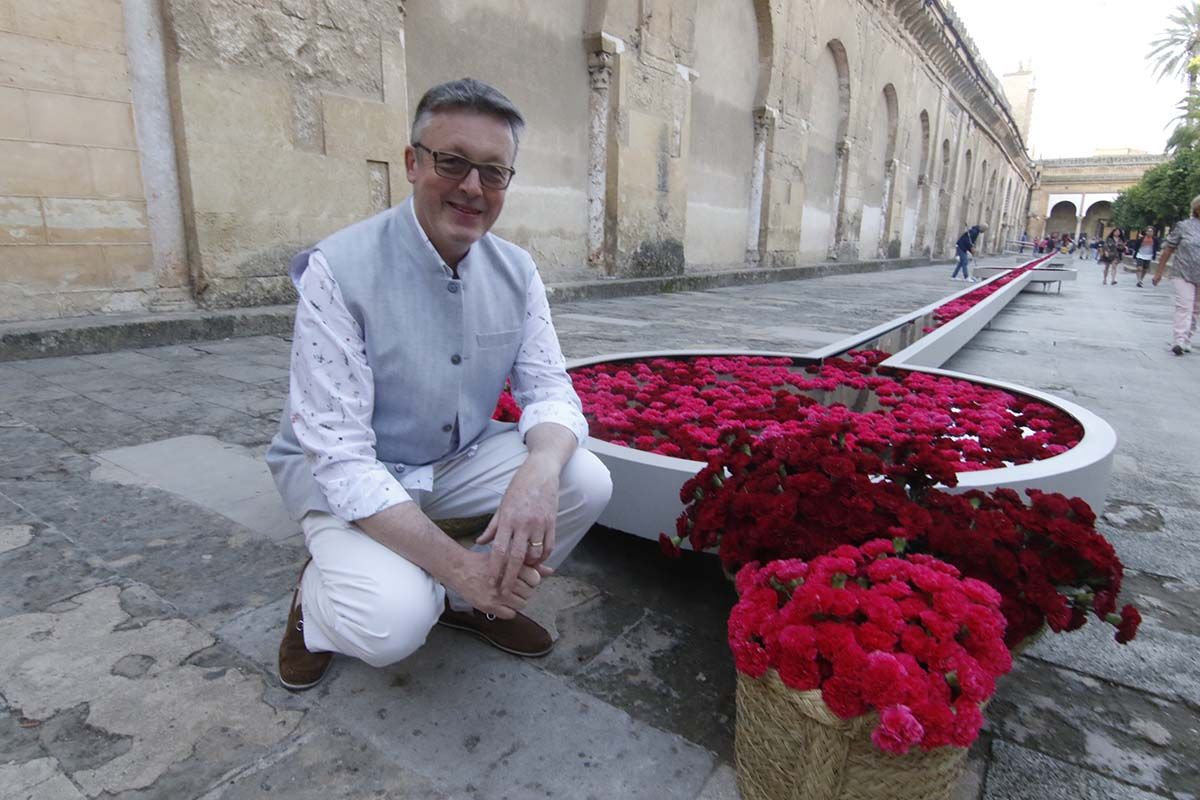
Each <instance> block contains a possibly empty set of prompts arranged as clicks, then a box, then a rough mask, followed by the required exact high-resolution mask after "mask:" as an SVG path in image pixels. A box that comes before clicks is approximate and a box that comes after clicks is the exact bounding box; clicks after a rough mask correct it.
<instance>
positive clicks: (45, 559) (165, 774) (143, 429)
mask: <svg viewBox="0 0 1200 800" xmlns="http://www.w3.org/2000/svg"><path fill="white" fill-rule="evenodd" d="M1079 266H1080V268H1081V270H1083V274H1082V275H1081V279H1080V281H1079V282H1077V283H1074V284H1066V285H1065V286H1064V289H1063V293H1062V295H1053V294H1049V295H1041V294H1031V293H1026V294H1023V295H1021V296H1020V297H1019V298H1018V299H1017V300H1015V301H1014V302H1013V303H1012V304H1011V305H1010V306H1009V308H1008V310H1006V311H1005V312H1004V313H1003V314H1002V315H1001V316H999V317H998V318H997V319H996V320H994V321H993V323H992V325H991V326H990V327H989V329H987V330H985V331H984V332H983V333H982V334H980V335H979V336H978V337H977V338H976V339H975V340H974V342H973V343H972V345H971V346H969V347H968V348H967V349H965V350H963V351H962V352H961V353H960V354H959V355H958V356H956V357H955V359H954V360H953V361H952V362H951V363H950V364H948V365H947V366H948V368H951V369H957V370H961V371H964V372H971V373H975V374H979V375H986V376H990V377H995V378H1001V379H1005V380H1012V381H1015V382H1017V383H1022V384H1025V385H1027V386H1030V387H1035V388H1040V389H1044V390H1048V391H1051V392H1054V393H1057V394H1059V395H1061V396H1063V397H1066V398H1068V399H1071V400H1074V401H1075V402H1079V403H1081V404H1082V405H1084V406H1086V407H1087V408H1089V409H1091V410H1092V411H1094V412H1096V413H1098V414H1100V415H1101V416H1102V417H1104V418H1105V419H1107V420H1108V421H1109V422H1110V423H1111V424H1112V425H1113V426H1114V427H1115V428H1116V430H1117V432H1118V435H1119V436H1120V440H1121V443H1120V446H1119V449H1118V452H1117V458H1116V467H1115V475H1114V480H1113V484H1112V487H1111V490H1110V493H1109V497H1110V501H1109V504H1108V508H1107V509H1106V512H1105V514H1104V517H1103V519H1102V527H1103V529H1104V531H1105V532H1106V533H1107V534H1108V535H1109V536H1110V537H1111V538H1112V540H1113V542H1114V544H1115V545H1116V547H1117V549H1118V551H1119V552H1120V553H1121V554H1122V556H1123V557H1124V559H1125V563H1126V565H1127V566H1128V568H1129V571H1128V576H1127V585H1128V592H1129V594H1130V595H1131V596H1132V597H1133V599H1134V601H1135V602H1136V603H1138V604H1139V605H1140V607H1141V609H1142V611H1143V613H1144V615H1145V617H1146V622H1145V624H1144V625H1143V628H1142V632H1141V634H1140V635H1139V637H1138V639H1137V640H1136V641H1135V642H1134V643H1133V644H1132V645H1130V646H1128V647H1125V648H1121V647H1118V646H1117V645H1116V644H1115V643H1113V642H1111V641H1110V640H1109V636H1108V633H1107V631H1106V630H1105V629H1104V628H1103V627H1102V626H1100V625H1094V624H1089V625H1088V626H1087V627H1086V628H1085V629H1084V630H1083V631H1080V632H1077V633H1075V634H1070V635H1063V636H1048V637H1046V639H1044V640H1043V641H1042V642H1041V643H1039V644H1038V645H1037V646H1035V647H1034V648H1033V649H1032V650H1031V651H1029V652H1028V653H1027V654H1026V655H1024V656H1022V657H1021V658H1020V659H1019V663H1018V665H1017V667H1016V669H1015V670H1014V674H1013V675H1012V676H1010V677H1008V678H1006V679H1005V680H1004V682H1003V684H1002V687H1001V689H1000V692H999V694H998V696H997V698H996V699H995V700H994V702H993V703H992V705H991V708H990V710H989V716H990V722H989V727H988V730H987V733H986V734H985V736H984V737H983V738H982V739H981V740H980V742H979V744H978V746H977V747H976V748H975V750H974V752H973V758H972V769H971V772H970V774H969V775H968V776H967V778H966V780H965V781H964V782H963V785H962V786H961V787H960V792H959V797H960V798H962V800H966V799H967V798H972V800H974V799H975V798H986V799H987V800H1017V799H1018V798H1020V799H1022V800H1024V799H1028V800H1057V798H1063V799H1064V800H1065V799H1066V798H1080V797H1083V798H1095V799H1096V800H1110V799H1115V798H1138V799H1139V800H1149V799H1150V798H1159V797H1171V798H1193V797H1198V796H1200V774H1198V772H1197V766H1196V765H1197V764H1198V763H1200V735H1198V733H1200V731H1198V730H1197V728H1198V727H1200V723H1198V722H1197V711H1198V710H1200V666H1197V663H1196V660H1195V654H1196V653H1197V652H1200V650H1198V645H1200V611H1198V609H1200V585H1198V583H1200V581H1198V578H1197V575H1198V572H1197V567H1198V566H1200V556H1198V555H1197V546H1196V545H1197V539H1198V538H1200V537H1198V533H1197V530H1198V527H1200V525H1198V523H1200V459H1198V458H1197V453H1200V427H1198V426H1197V425H1196V423H1195V420H1196V416H1195V415H1196V394H1197V388H1198V387H1200V353H1197V354H1195V355H1192V356H1188V357H1184V358H1177V357H1175V356H1172V355H1171V354H1170V353H1169V352H1168V350H1167V342H1168V333H1169V328H1170V293H1169V290H1168V288H1167V287H1161V288H1159V289H1150V288H1146V289H1137V288H1135V287H1134V286H1133V283H1132V281H1129V280H1127V279H1126V280H1123V281H1122V282H1121V284H1120V285H1119V286H1116V287H1102V286H1100V284H1099V274H1098V271H1097V270H1098V268H1097V267H1096V266H1095V264H1094V263H1091V262H1087V263H1085V264H1081V265H1079ZM949 271H950V268H949V267H942V266H938V267H921V268H914V269H910V270H904V271H897V272H885V273H870V274H861V275H842V276H835V277H826V278H818V279H812V280H806V281H797V282H791V283H774V284H767V285H760V286H753V287H737V288H724V289H714V290H710V291H703V292H690V293H680V294H671V295H654V296H645V297H632V298H623V299H610V300H596V301H579V302H570V303H560V304H556V306H555V316H556V321H557V324H558V327H559V330H560V334H561V337H562V340H563V345H564V349H565V350H566V352H567V354H568V355H569V356H587V355H593V354H600V353H613V352H625V351H632V350H645V349H667V348H695V347H704V346H714V347H743V348H747V349H776V350H796V351H804V350H807V349H810V348H813V347H816V346H818V345H821V344H825V343H827V342H829V341H832V340H834V339H837V338H840V337H841V336H843V335H845V334H848V333H852V332H854V331H858V330H862V329H865V328H867V327H870V326H871V325H873V324H875V323H878V322H880V321H882V320H884V319H887V318H889V317H891V316H893V315H894V314H896V313H898V312H900V311H903V310H906V309H910V308H914V307H917V306H920V305H923V304H925V303H928V302H931V301H933V300H934V299H936V298H938V297H940V296H943V295H945V294H949V293H950V292H952V291H954V290H956V289H960V288H962V285H961V284H957V283H951V282H950V281H949V280H948V279H947V277H948V274H949ZM288 347H289V345H288V342H287V341H286V340H285V339H283V338H279V337H271V336H264V337H257V338H249V339H238V340H225V341H214V342H202V343H198V344H194V345H190V346H187V345H177V346H170V347H157V348H148V349H141V350H127V351H122V352H116V353H110V354H105V355H97V356H83V357H70V358H54V359H44V360H36V361H18V362H11V363H8V364H3V365H0V800H7V798H38V799H39V800H40V799H41V798H47V799H50V798H80V797H98V796H104V797H114V798H172V800H174V799H175V798H206V799H214V800H215V798H227V799H232V798H259V797H268V796H284V797H288V798H360V797H386V798H399V797H406V798H458V797H473V798H487V799H488V800H490V799H491V798H505V797H508V798H534V797H558V798H626V797H628V798H637V797H647V798H649V797H654V798H676V797H678V798H710V799H711V800H716V799H717V798H733V797H736V790H735V788H734V782H733V772H732V769H731V768H730V764H731V759H732V751H733V738H732V723H733V715H734V705H733V670H732V666H731V662H730V658H729V656H728V654H727V650H726V648H725V644H724V630H723V627H724V619H725V615H726V612H727V610H728V607H729V605H730V603H731V602H732V592H731V590H730V587H729V585H728V584H727V582H725V580H724V579H723V578H722V576H721V574H720V570H719V568H718V566H717V564H716V563H715V559H713V558H711V557H708V556H700V555H695V554H689V555H688V556H687V557H685V558H683V559H682V560H680V561H666V560H663V559H661V558H660V557H659V556H658V552H657V545H655V544H654V543H653V542H648V541H644V540H641V539H637V538H635V537H632V536H628V535H624V534H620V533H617V532H613V531H609V530H605V529H602V528H597V529H596V530H594V531H593V532H592V533H591V534H590V535H589V537H588V539H586V540H585V542H584V544H583V545H582V546H581V547H580V548H579V550H577V551H576V554H575V555H574V556H573V557H572V559H571V560H570V561H568V563H567V564H566V565H565V567H564V568H563V569H562V571H561V572H560V573H559V575H557V576H556V577H554V578H553V579H551V580H550V581H549V582H548V583H547V585H546V587H545V589H544V591H542V592H540V593H539V595H538V597H537V603H536V609H535V611H534V613H535V615H536V616H538V618H539V619H542V620H543V621H545V622H546V623H547V624H549V625H551V626H552V627H553V628H554V629H555V630H556V633H557V636H558V646H557V648H556V649H555V650H554V652H553V653H552V654H551V655H550V656H548V657H547V658H545V659H541V660H536V661H523V660H520V659H517V658H513V657H510V656H507V655H504V654H502V653H500V652H498V651H495V650H492V649H489V648H487V647H485V646H483V645H481V644H479V643H477V642H476V641H475V640H473V639H471V638H470V637H465V636H462V635H460V634H456V633H454V632H451V631H445V630H440V629H439V630H435V631H434V632H433V634H432V635H431V637H430V640H429V643H428V645H427V646H426V647H425V648H424V649H423V650H421V651H420V652H419V653H418V654H417V655H416V656H414V657H413V658H412V659H410V660H408V661H406V662H403V663H401V664H397V665H394V666H392V667H389V668H386V669H371V668H369V667H366V666H365V665H363V664H360V663H357V662H353V661H351V660H349V659H338V660H336V661H335V665H334V668H333V674H332V675H331V676H330V678H329V679H328V680H327V681H326V682H325V683H324V684H322V685H321V686H320V687H319V688H317V689H315V690H313V691H311V692H308V693H305V694H297V695H292V694H289V693H288V692H285V691H283V690H281V689H280V688H279V687H278V685H277V684H276V682H275V680H274V677H273V675H274V673H273V669H274V651H275V647H276V645H277V643H278V637H279V634H280V629H281V625H282V623H283V619H284V616H285V613H286V607H287V603H288V600H289V598H290V593H291V588H292V585H293V582H294V581H295V577H296V574H297V572H298V569H299V566H300V564H301V563H302V562H303V560H304V557H305V554H304V550H303V546H302V543H301V540H300V539H299V537H298V534H297V529H296V526H295V525H294V524H292V523H290V522H289V521H288V520H286V518H284V517H283V515H282V512H281V511H280V509H279V505H278V502H277V501H276V500H275V498H274V496H273V494H272V492H271V487H270V484H269V480H268V479H267V477H266V473H265V468H264V467H263V466H262V463H261V454H262V452H263V450H264V448H265V446H266V443H267V441H268V439H269V438H270V436H271V435H272V434H273V432H274V429H275V418H276V415H277V413H278V411H279V409H280V407H281V403H282V401H283V396H284V392H285V388H286V382H287V377H286V374H287V373H286V368H287V361H288V359H287V353H288Z"/></svg>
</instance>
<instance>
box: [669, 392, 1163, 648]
mask: <svg viewBox="0 0 1200 800" xmlns="http://www.w3.org/2000/svg"><path fill="white" fill-rule="evenodd" d="M721 442H722V447H721V448H720V449H719V450H718V451H717V453H716V454H715V455H713V456H712V457H711V458H710V459H709V461H708V463H707V464H706V466H705V467H704V468H703V469H702V470H700V472H699V473H697V474H696V476H695V477H693V478H692V479H690V480H689V481H687V482H686V483H685V484H684V485H683V487H682V489H681V493H680V498H681V500H682V501H683V502H684V503H685V507H684V510H683V513H682V514H680V516H679V518H678V520H677V522H676V530H675V533H674V535H672V536H668V535H666V534H662V535H661V536H660V538H659V541H660V544H661V545H662V547H663V550H664V551H665V552H666V553H667V554H668V555H678V553H679V547H680V545H681V544H682V543H683V542H684V541H685V540H686V541H687V542H688V543H689V544H690V545H691V547H692V548H693V549H695V550H698V551H699V550H709V549H716V550H717V551H718V554H719V555H720V558H721V561H722V564H723V565H724V567H725V569H726V571H728V572H730V573H734V572H736V571H737V570H739V569H740V568H742V567H743V566H744V565H745V564H747V563H752V562H765V561H771V560H774V559H792V558H799V559H812V558H815V557H817V556H820V555H822V554H825V553H828V552H831V551H833V550H834V549H836V548H837V547H839V546H842V545H861V544H862V543H864V542H866V541H869V540H871V539H875V538H880V537H883V538H887V539H897V540H902V541H905V542H906V547H907V548H908V550H909V551H911V552H919V553H925V554H929V555H932V556H935V557H937V558H939V559H942V560H944V561H946V562H948V563H950V564H952V565H954V567H955V568H956V569H958V570H959V571H961V572H962V573H963V574H964V575H966V576H968V577H971V578H975V579H978V580H981V581H983V582H984V583H987V584H988V585H990V586H992V587H994V588H995V589H996V590H997V591H998V592H999V593H1000V596H1001V598H1002V602H1001V606H1000V608H1001V611H1002V612H1003V613H1004V616H1005V619H1006V620H1007V631H1006V634H1005V640H1006V642H1007V643H1008V645H1009V646H1010V647H1012V646H1016V645H1017V644H1018V643H1020V642H1022V641H1023V640H1025V639H1026V638H1027V637H1029V636H1031V635H1032V634H1034V633H1035V632H1037V631H1038V630H1039V629H1040V628H1041V627H1042V625H1043V624H1045V625H1047V626H1048V627H1049V628H1050V629H1051V630H1053V631H1056V632H1058V631H1070V630H1075V629H1076V628H1079V627H1080V626H1081V625H1083V624H1084V623H1085V622H1086V619H1087V614H1088V612H1089V611H1090V612H1091V613H1092V614H1094V615H1095V616H1096V617H1098V618H1100V619H1101V620H1104V621H1105V622H1107V623H1109V624H1112V625H1114V626H1115V627H1116V628H1117V631H1116V640H1117V641H1118V642H1120V643H1125V642H1128V641H1129V640H1131V639H1132V638H1133V637H1134V635H1135V634H1136V632H1137V627H1138V625H1139V624H1140V620H1141V618H1140V616H1139V614H1138V612H1137V610H1136V609H1135V608H1134V607H1133V606H1130V605H1126V606H1125V607H1124V608H1123V609H1121V611H1120V612H1119V613H1118V612H1117V610H1116V608H1117V603H1116V600H1117V596H1118V595H1119V593H1120V591H1121V581H1122V578H1123V567H1122V565H1121V562H1120V560H1119V559H1118V558H1117V555H1116V553H1115V552H1114V550H1113V548H1112V546H1111V545H1110V544H1109V542H1108V541H1107V540H1106V539H1105V538H1104V537H1103V536H1101V535H1100V534H1099V533H1098V532H1097V531H1096V530H1095V519H1096V518H1095V514H1094V513H1092V510H1091V509H1090V508H1089V507H1088V505H1087V504H1086V503H1085V502H1083V501H1082V500H1080V499H1078V498H1070V499H1068V498H1066V497H1063V496H1062V495H1058V494H1048V493H1045V492H1039V491H1037V490H1033V489H1031V490H1029V491H1028V492H1027V494H1028V496H1029V498H1030V500H1031V504H1030V505H1028V506H1027V505H1026V504H1025V503H1024V502H1023V501H1022V499H1021V498H1020V496H1019V495H1017V493H1016V492H1014V491H1012V490H1009V489H997V490H995V491H993V492H991V493H984V492H979V491H970V492H966V493H963V494H951V493H948V492H946V491H943V490H942V489H941V488H937V487H938V485H939V484H940V485H941V486H944V487H953V486H955V485H956V483H957V477H956V475H955V470H956V468H957V464H956V462H955V460H954V456H953V454H952V453H948V452H947V451H945V450H942V449H940V448H939V444H938V442H936V441H932V442H930V441H926V440H924V439H920V438H910V439H905V440H903V441H899V440H896V439H884V438H879V437H876V436H874V435H873V431H871V430H870V429H869V428H867V429H866V430H865V431H864V430H863V428H862V421H861V420H860V419H857V418H855V417H854V416H852V415H844V416H843V417H842V418H841V419H838V420H834V419H823V420H820V421H819V422H816V423H813V422H811V421H806V422H793V423H790V424H784V425H778V426H774V427H772V428H770V429H768V430H767V431H765V432H763V433H762V434H761V435H756V434H755V433H754V432H753V431H751V430H749V429H747V428H745V427H737V426H731V427H730V428H728V429H727V430H725V431H723V432H722V434H721Z"/></svg>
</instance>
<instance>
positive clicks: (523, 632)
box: [438, 604, 554, 658]
mask: <svg viewBox="0 0 1200 800" xmlns="http://www.w3.org/2000/svg"><path fill="white" fill-rule="evenodd" d="M488 616H489V615H487V614H482V613H480V612H479V611H476V610H475V609H471V610H470V611H455V610H454V609H452V608H450V605H449V604H447V605H446V610H445V611H443V612H442V617H441V619H439V620H438V624H439V625H445V626H446V627H447V628H454V629H455V630H460V631H467V632H468V633H473V634H475V635H476V636H478V637H479V638H480V639H483V640H484V641H485V642H487V643H488V644H490V645H492V646H493V647H498V648H500V649H501V650H503V651H504V652H506V653H512V654H513V655H514V656H525V657H526V658H537V657H538V656H544V655H546V654H547V653H549V652H550V650H551V649H552V648H553V647H554V640H553V639H551V638H550V634H549V633H547V631H546V629H545V628H543V627H542V626H541V625H538V624H537V623H536V622H534V621H533V620H531V619H530V618H529V617H527V616H525V615H524V614H517V616H515V617H513V618H512V619H497V618H494V617H493V618H492V619H488Z"/></svg>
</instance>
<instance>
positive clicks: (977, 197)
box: [965, 158, 988, 225]
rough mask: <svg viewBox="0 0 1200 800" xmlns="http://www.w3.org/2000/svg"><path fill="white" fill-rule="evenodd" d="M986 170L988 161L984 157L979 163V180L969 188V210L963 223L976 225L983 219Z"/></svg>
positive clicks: (985, 203) (985, 201)
mask: <svg viewBox="0 0 1200 800" xmlns="http://www.w3.org/2000/svg"><path fill="white" fill-rule="evenodd" d="M987 171H988V161H987V159H986V158H985V159H983V161H982V162H980V164H979V180H978V181H977V182H976V186H974V187H973V188H972V189H971V190H970V191H971V201H970V204H971V209H970V212H969V213H968V219H967V220H965V224H967V225H976V224H978V223H980V222H982V221H983V219H982V216H983V209H984V206H986V205H987V199H986V197H987V196H986V191H987ZM977 218H978V219H977Z"/></svg>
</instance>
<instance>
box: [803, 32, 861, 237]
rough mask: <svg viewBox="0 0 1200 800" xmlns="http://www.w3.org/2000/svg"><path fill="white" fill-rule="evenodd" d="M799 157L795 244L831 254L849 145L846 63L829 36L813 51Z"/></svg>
mask: <svg viewBox="0 0 1200 800" xmlns="http://www.w3.org/2000/svg"><path fill="white" fill-rule="evenodd" d="M812 81H813V91H812V101H811V108H810V113H809V115H808V119H809V122H810V124H811V126H812V127H811V128H810V130H809V132H808V150H807V153H806V155H805V160H804V212H803V219H802V223H801V227H800V250H801V252H802V253H806V254H808V255H818V256H826V257H829V256H832V257H836V255H837V250H838V248H839V246H840V245H841V243H842V242H843V241H844V236H845V221H844V217H845V207H846V200H845V198H846V191H845V190H846V185H845V184H846V175H847V172H848V170H847V169H846V166H847V163H846V162H847V159H848V157H849V153H850V145H849V141H848V140H847V136H848V133H849V129H850V63H849V59H848V58H847V57H846V48H845V47H844V46H843V45H842V43H841V42H840V41H838V40H837V39H833V40H831V41H830V42H829V43H828V44H827V45H826V46H825V47H824V48H822V50H821V52H820V54H819V55H818V56H817V59H816V64H815V65H814V69H813V79H812Z"/></svg>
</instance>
